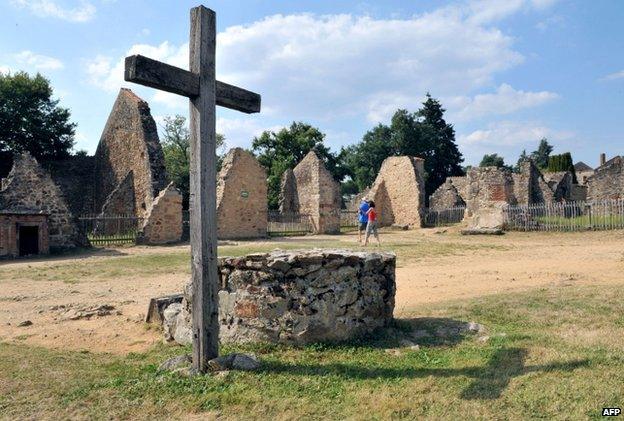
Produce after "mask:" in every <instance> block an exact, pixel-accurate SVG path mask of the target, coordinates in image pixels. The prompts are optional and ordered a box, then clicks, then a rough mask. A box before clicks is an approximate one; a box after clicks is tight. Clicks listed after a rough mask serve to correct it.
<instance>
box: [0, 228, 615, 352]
mask: <svg viewBox="0 0 624 421" xmlns="http://www.w3.org/2000/svg"><path fill="white" fill-rule="evenodd" d="M436 232H437V231H432V230H423V231H416V232H407V233H393V234H392V235H390V234H388V235H386V236H384V237H382V238H383V240H385V241H386V243H387V244H389V245H390V247H393V246H396V248H397V250H403V251H399V252H398V254H399V259H398V266H399V267H398V268H397V299H396V312H395V313H396V314H397V315H398V316H401V315H407V314H418V312H419V306H421V305H422V304H431V303H439V302H444V301H448V300H456V299H463V298H471V297H479V296H483V295H488V294H496V293H500V292H510V291H520V290H527V289H531V288H537V287H540V286H547V285H572V284H612V285H617V286H618V287H619V288H621V287H622V286H623V285H624V233H622V232H609V233H578V234H542V233H530V234H521V233H512V234H507V235H505V236H503V237H461V236H459V235H457V234H456V233H453V232H447V233H445V234H442V235H440V234H436ZM353 241H354V237H353V236H341V237H305V238H298V239H288V240H282V241H279V242H277V243H276V242H274V241H273V242H272V241H268V242H255V243H244V244H242V245H241V247H245V250H247V249H250V248H251V249H253V248H254V247H265V248H266V247H273V246H274V245H275V246H281V247H284V246H292V245H297V244H302V245H304V246H312V245H314V246H316V245H318V246H325V245H330V244H331V245H332V246H335V245H336V244H338V245H340V244H344V245H350V246H352V245H353ZM337 242H338V243H337ZM406 244H416V245H418V246H420V247H424V248H425V249H427V248H429V247H438V248H440V249H441V250H446V248H448V249H449V250H451V251H450V252H447V253H440V255H437V254H435V253H433V254H432V253H423V255H422V257H421V256H418V254H416V256H414V255H413V254H411V255H410V257H401V256H403V255H402V254H401V253H405V252H409V251H410V250H409V246H407V248H406V249H405V247H403V248H401V247H402V246H405V245H406ZM464 247H465V249H464ZM187 253H188V246H179V247H155V248H147V247H134V248H124V249H118V250H112V251H97V252H93V253H87V254H83V255H80V256H78V258H76V256H65V257H58V258H54V259H41V260H30V261H18V262H10V263H2V264H1V265H0V340H2V341H14V342H22V343H29V344H37V345H43V346H46V347H51V348H64V349H73V350H89V351H92V352H111V353H118V354H125V353H127V352H131V351H141V350H145V349H147V348H149V347H150V346H151V345H152V344H154V343H155V342H158V341H160V340H161V335H160V333H159V332H158V331H156V330H153V329H150V328H149V327H148V326H146V325H145V324H144V323H143V319H144V313H145V311H146V309H147V304H148V302H149V299H150V298H151V297H154V296H159V295H165V294H172V293H178V292H180V291H181V290H182V287H183V285H184V284H185V282H186V280H187V279H188V274H187V273H186V271H185V266H186V265H185V259H186V254H187ZM407 254H409V253H407ZM143 256H147V257H149V256H156V259H157V260H156V263H154V264H156V265H158V264H159V261H160V256H162V259H163V260H164V259H166V258H170V257H171V256H174V257H175V256H179V261H180V263H179V264H177V263H175V262H174V264H172V267H169V266H167V270H164V269H160V266H158V268H155V269H154V270H153V271H150V268H149V267H144V266H142V267H140V268H138V269H141V270H143V272H145V273H139V272H140V271H139V272H137V270H134V271H133V270H130V269H128V270H126V269H124V270H122V271H121V272H120V271H119V270H118V266H119V262H121V260H117V259H120V258H126V257H129V258H133V257H143ZM124 261H125V260H124ZM141 264H143V265H144V263H141ZM145 264H149V263H145ZM176 264H177V266H176ZM178 266H179V267H178ZM100 268H101V270H100ZM135 269H137V268H135ZM109 273H110V275H109ZM153 273H155V274H153ZM77 274H78V275H80V276H79V279H81V280H80V282H67V279H74V278H75V277H76V275H77ZM70 275H71V276H70ZM103 305H107V306H110V307H107V308H106V309H104V310H102V312H103V313H108V314H106V315H103V314H102V315H94V316H92V317H90V318H80V319H78V320H73V318H76V317H78V316H80V315H81V312H83V313H84V311H86V310H92V309H94V308H97V307H100V306H103ZM26 320H29V321H31V322H32V325H30V326H24V327H20V326H18V325H19V324H20V323H21V322H24V321H26Z"/></svg>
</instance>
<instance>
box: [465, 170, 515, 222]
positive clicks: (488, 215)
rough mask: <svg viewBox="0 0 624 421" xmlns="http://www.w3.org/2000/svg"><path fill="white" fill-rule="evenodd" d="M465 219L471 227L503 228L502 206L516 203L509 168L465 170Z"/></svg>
mask: <svg viewBox="0 0 624 421" xmlns="http://www.w3.org/2000/svg"><path fill="white" fill-rule="evenodd" d="M466 177H467V186H466V212H465V214H464V221H465V222H466V223H467V225H468V227H469V228H471V229H500V228H502V227H503V223H504V215H503V209H504V207H505V205H509V204H512V205H513V204H516V199H515V197H514V192H513V188H514V182H513V177H512V174H511V171H510V170H508V169H504V168H497V167H479V168H471V169H470V170H468V174H467V175H466Z"/></svg>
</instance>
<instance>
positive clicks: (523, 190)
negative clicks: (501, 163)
mask: <svg viewBox="0 0 624 421" xmlns="http://www.w3.org/2000/svg"><path fill="white" fill-rule="evenodd" d="M513 181H514V196H515V198H516V202H517V203H518V204H519V205H531V204H534V203H550V202H553V201H554V200H555V193H554V191H553V190H552V188H551V187H550V186H549V185H548V183H547V182H546V180H545V178H544V175H543V174H542V172H541V171H540V170H539V168H537V166H536V165H535V164H534V163H533V161H531V160H526V161H524V162H523V163H522V164H521V166H520V172H519V173H516V174H513Z"/></svg>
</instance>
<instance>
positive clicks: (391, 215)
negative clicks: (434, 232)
mask: <svg viewBox="0 0 624 421" xmlns="http://www.w3.org/2000/svg"><path fill="white" fill-rule="evenodd" d="M368 198H369V199H370V200H373V201H374V202H375V206H376V208H377V212H378V214H379V224H380V226H389V225H407V226H410V227H421V226H422V223H423V216H424V206H425V161H424V160H423V159H421V158H416V157H412V156H392V157H389V158H386V159H385V160H384V162H383V163H382V165H381V168H380V170H379V174H377V178H376V179H375V182H374V183H373V186H372V187H371V189H370V191H369V192H368Z"/></svg>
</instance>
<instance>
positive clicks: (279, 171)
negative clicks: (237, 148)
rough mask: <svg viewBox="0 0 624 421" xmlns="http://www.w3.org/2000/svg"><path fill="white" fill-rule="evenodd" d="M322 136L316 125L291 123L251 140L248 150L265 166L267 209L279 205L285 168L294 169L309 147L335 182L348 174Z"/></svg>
mask: <svg viewBox="0 0 624 421" xmlns="http://www.w3.org/2000/svg"><path fill="white" fill-rule="evenodd" d="M324 140H325V135H324V134H323V133H322V132H321V131H320V130H319V129H317V128H316V127H313V126H311V125H310V124H307V123H303V122H293V123H292V124H291V125H290V127H288V128H283V129H281V130H280V131H279V132H277V133H275V132H272V131H265V132H263V133H262V134H261V135H260V136H258V137H256V138H254V139H253V142H252V146H251V149H252V151H253V152H254V153H255V154H256V156H257V158H258V161H259V162H260V164H261V165H263V166H264V167H265V168H266V169H267V175H268V179H267V184H268V186H267V187H268V202H269V209H277V207H278V206H279V193H280V183H281V179H282V175H283V174H284V171H286V170H287V169H289V168H294V167H295V166H296V165H297V164H298V163H299V161H301V160H302V159H303V158H304V157H305V156H306V155H307V154H308V152H310V151H311V150H312V149H314V151H315V152H316V154H317V155H318V157H319V158H320V159H322V160H323V162H324V163H325V166H326V167H327V169H328V170H329V172H331V173H332V175H333V176H334V178H335V179H336V180H337V181H342V180H343V179H344V177H345V175H347V172H346V171H345V169H344V167H343V166H342V164H341V160H340V158H339V156H337V155H335V154H333V153H331V152H330V151H329V148H328V147H327V146H325V145H324V144H323V142H324Z"/></svg>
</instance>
